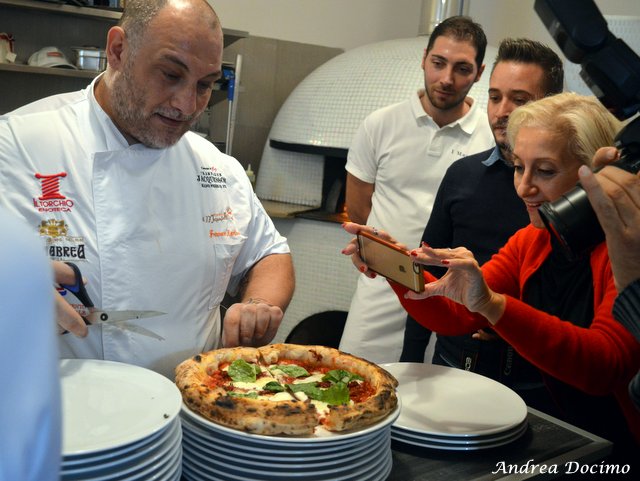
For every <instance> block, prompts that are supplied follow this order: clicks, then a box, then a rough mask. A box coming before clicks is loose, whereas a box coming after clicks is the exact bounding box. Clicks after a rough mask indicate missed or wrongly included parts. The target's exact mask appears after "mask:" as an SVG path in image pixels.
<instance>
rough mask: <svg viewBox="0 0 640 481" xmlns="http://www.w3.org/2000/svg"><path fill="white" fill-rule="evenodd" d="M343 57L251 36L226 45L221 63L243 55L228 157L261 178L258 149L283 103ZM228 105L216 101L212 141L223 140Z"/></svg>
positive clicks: (333, 51)
mask: <svg viewBox="0 0 640 481" xmlns="http://www.w3.org/2000/svg"><path fill="white" fill-rule="evenodd" d="M340 53H342V50H340V49H337V48H329V47H322V46H318V45H309V44H303V43H296V42H287V41H284V40H275V39H271V38H264V37H254V36H251V32H249V36H248V37H247V38H243V39H240V40H238V41H236V42H235V43H233V44H231V45H229V46H228V47H226V48H225V50H224V60H225V61H229V62H233V61H234V60H235V58H236V55H237V54H241V55H242V72H241V75H240V92H239V93H238V100H237V116H236V123H235V134H234V142H233V145H232V154H233V156H234V157H236V158H237V159H238V160H239V161H240V163H242V165H244V166H245V167H246V166H247V165H248V164H251V167H252V169H253V170H254V171H255V172H256V173H257V174H258V175H259V170H260V160H261V158H262V150H263V147H264V145H265V142H266V140H267V136H268V134H269V130H270V129H271V125H272V124H273V119H274V118H275V117H276V114H277V113H278V110H279V109H280V106H281V105H282V103H283V102H284V101H285V100H286V99H287V97H288V96H289V94H290V93H291V91H292V90H293V89H294V88H295V87H296V85H298V83H299V82H300V81H301V80H303V79H304V78H305V77H306V76H307V75H308V74H309V73H310V72H312V71H313V70H314V69H315V68H316V67H318V66H319V65H322V64H324V63H325V62H326V61H327V60H329V59H330V58H332V57H334V56H336V55H338V54H340ZM227 113H228V111H227V108H226V102H219V103H218V104H217V105H216V108H215V109H214V110H213V113H212V117H211V132H212V135H213V139H214V140H224V138H225V133H226V125H227Z"/></svg>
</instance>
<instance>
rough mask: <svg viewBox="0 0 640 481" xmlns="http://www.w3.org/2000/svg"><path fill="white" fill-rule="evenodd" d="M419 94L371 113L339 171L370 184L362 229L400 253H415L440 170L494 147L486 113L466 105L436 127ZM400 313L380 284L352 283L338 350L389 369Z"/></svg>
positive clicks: (398, 342)
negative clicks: (403, 248)
mask: <svg viewBox="0 0 640 481" xmlns="http://www.w3.org/2000/svg"><path fill="white" fill-rule="evenodd" d="M423 95H424V91H423V90H420V91H418V93H417V94H416V95H414V96H412V97H411V98H410V99H408V100H406V101H404V102H401V103H397V104H393V105H390V106H387V107H384V108H382V109H379V110H377V111H375V112H373V113H371V114H370V115H369V116H367V118H366V119H365V120H364V121H363V123H362V125H361V126H360V127H359V129H358V131H357V132H356V134H355V136H354V139H353V142H352V144H351V147H350V149H349V154H348V157H347V165H346V169H347V171H348V172H349V173H350V174H352V175H353V176H355V177H357V178H358V179H360V180H362V181H364V182H368V183H370V184H375V187H374V192H373V197H372V199H371V202H372V205H371V213H370V214H369V217H368V219H367V224H368V225H371V226H375V227H378V228H382V229H384V230H386V231H388V232H389V233H391V234H392V235H393V236H394V237H395V238H396V239H397V240H398V241H400V242H402V243H404V244H406V245H407V246H410V247H411V246H416V247H417V246H418V244H419V242H420V239H421V238H422V233H423V231H424V228H425V226H426V225H427V222H428V220H429V216H430V215H431V206H432V205H433V202H434V200H435V197H436V193H437V192H438V187H439V186H440V181H441V180H442V177H444V174H445V172H446V170H447V168H448V167H449V166H450V165H451V164H452V163H453V162H454V161H456V160H458V159H459V158H461V157H466V156H467V155H471V154H475V153H477V152H482V151H484V150H487V149H489V148H490V147H492V146H493V145H494V139H493V134H492V133H491V128H490V126H489V122H488V120H487V115H486V112H484V111H482V110H480V109H479V107H478V105H477V103H475V102H473V100H472V99H470V98H467V99H466V102H468V103H471V104H472V105H471V108H470V109H469V111H468V112H467V114H466V115H464V116H463V117H462V118H460V119H458V120H457V121H455V122H452V123H451V124H448V125H445V126H444V127H442V128H441V127H438V125H437V124H436V123H435V122H434V121H433V119H432V118H431V117H430V116H429V115H428V114H427V113H426V112H425V111H424V108H423V107H422V103H421V102H420V97H422V96H423ZM406 317H407V314H406V311H405V310H404V309H403V308H402V306H401V305H400V303H399V302H398V300H397V298H396V295H395V294H394V293H393V291H392V290H391V288H390V287H389V285H388V283H387V282H386V280H385V279H383V278H381V277H380V276H379V277H377V278H376V279H369V278H367V277H365V276H359V278H358V283H357V287H356V292H355V294H354V297H353V300H352V302H351V307H350V309H349V316H348V318H347V324H346V326H345V330H344V333H343V335H342V341H341V343H340V348H341V349H343V350H345V351H347V352H351V353H353V354H356V355H358V356H362V357H365V358H367V359H370V360H372V361H374V362H396V361H398V360H399V358H400V353H401V351H402V339H403V334H404V326H405V321H406Z"/></svg>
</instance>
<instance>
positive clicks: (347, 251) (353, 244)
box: [341, 222, 407, 279]
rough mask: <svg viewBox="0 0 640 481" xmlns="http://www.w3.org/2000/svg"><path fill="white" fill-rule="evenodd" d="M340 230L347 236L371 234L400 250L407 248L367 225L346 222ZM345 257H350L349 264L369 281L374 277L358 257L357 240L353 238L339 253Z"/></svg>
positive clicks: (385, 233)
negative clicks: (362, 233)
mask: <svg viewBox="0 0 640 481" xmlns="http://www.w3.org/2000/svg"><path fill="white" fill-rule="evenodd" d="M342 228H343V229H344V230H345V231H347V232H348V233H349V234H353V235H356V234H358V232H363V231H364V232H368V233H369V234H373V235H375V236H376V237H379V238H380V239H382V240H385V241H387V242H391V243H392V244H395V245H397V246H398V247H400V248H401V249H404V250H407V247H406V246H405V245H404V244H400V243H399V242H398V241H397V240H395V239H394V238H393V237H392V236H391V235H390V234H389V233H387V232H385V231H383V230H380V229H376V228H375V227H369V226H367V225H361V224H356V223H355V222H346V223H344V224H342ZM341 252H342V253H343V254H344V255H346V256H351V262H352V263H353V265H354V266H355V267H356V269H358V270H359V271H360V272H362V273H363V274H364V275H365V276H367V277H370V278H371V279H373V278H375V277H376V273H375V272H373V271H371V270H369V267H368V266H367V264H366V263H365V262H364V261H363V260H362V257H360V250H359V248H358V239H357V238H356V237H354V238H353V239H351V241H350V242H349V243H348V244H347V246H346V247H345V248H344V249H342V251H341Z"/></svg>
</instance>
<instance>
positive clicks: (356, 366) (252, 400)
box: [176, 344, 398, 436]
mask: <svg viewBox="0 0 640 481" xmlns="http://www.w3.org/2000/svg"><path fill="white" fill-rule="evenodd" d="M176 384H177V386H178V388H179V389H180V392H181V393H182V398H183V400H184V402H185V404H186V405H187V406H188V407H189V408H190V409H191V410H192V411H194V412H196V413H198V414H199V415H201V416H204V417H205V418H207V419H209V420H210V421H213V422H215V423H218V424H222V425H223V426H227V427H230V428H234V429H238V430H242V431H246V432H250V433H255V434H267V435H275V434H282V435H293V436H304V435H310V434H313V433H314V431H315V429H316V427H318V426H321V427H323V428H325V429H327V430H329V431H346V430H350V429H360V428H363V427H365V426H369V425H371V424H373V423H375V422H377V421H379V420H381V419H383V418H385V417H386V416H387V415H388V414H389V413H390V412H391V411H393V410H394V409H395V408H396V405H397V403H398V399H397V397H396V392H395V388H396V386H397V385H398V381H397V380H396V379H395V378H394V377H393V376H392V375H391V374H389V373H388V372H387V371H385V370H384V369H382V368H381V367H379V366H377V365H376V364H373V363H371V362H369V361H366V360H365V359H362V358H359V357H356V356H352V355H350V354H347V353H344V352H342V351H339V350H337V349H333V348H330V347H324V346H303V345H297V344H271V345H268V346H264V347H260V348H253V347H235V348H225V349H217V350H214V351H209V352H205V353H202V354H198V355H196V356H194V357H192V358H190V359H187V360H186V361H184V362H182V363H181V364H179V365H178V366H177V367H176Z"/></svg>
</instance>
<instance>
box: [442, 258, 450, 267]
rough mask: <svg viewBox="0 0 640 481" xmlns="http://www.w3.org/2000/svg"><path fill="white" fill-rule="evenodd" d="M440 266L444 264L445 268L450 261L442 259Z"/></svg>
mask: <svg viewBox="0 0 640 481" xmlns="http://www.w3.org/2000/svg"><path fill="white" fill-rule="evenodd" d="M440 264H444V265H445V266H446V265H448V264H449V261H448V260H447V259H442V260H441V261H440Z"/></svg>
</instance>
